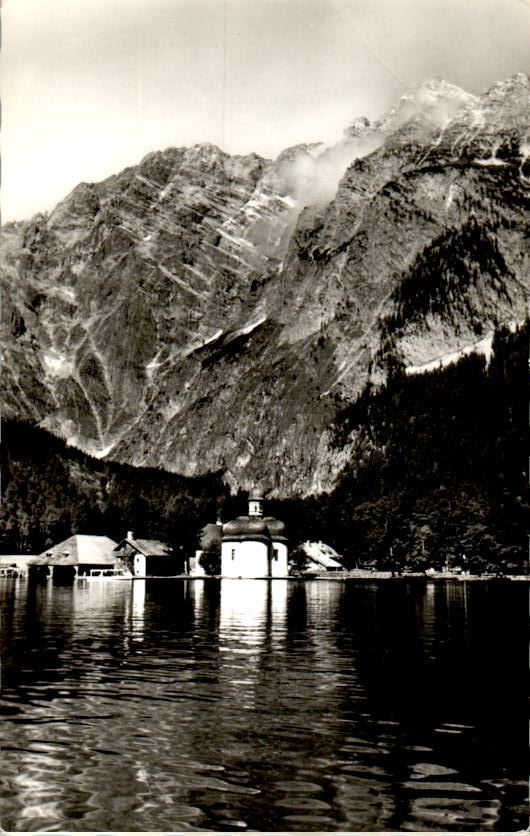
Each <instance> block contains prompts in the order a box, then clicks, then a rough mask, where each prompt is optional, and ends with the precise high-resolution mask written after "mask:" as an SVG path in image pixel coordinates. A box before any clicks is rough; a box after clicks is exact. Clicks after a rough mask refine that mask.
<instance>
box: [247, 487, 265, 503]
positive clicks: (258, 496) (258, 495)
mask: <svg viewBox="0 0 530 836" xmlns="http://www.w3.org/2000/svg"><path fill="white" fill-rule="evenodd" d="M248 499H249V502H252V501H253V500H254V501H255V502H263V500H264V499H265V495H264V493H263V491H262V490H261V488H252V490H251V491H249V493H248Z"/></svg>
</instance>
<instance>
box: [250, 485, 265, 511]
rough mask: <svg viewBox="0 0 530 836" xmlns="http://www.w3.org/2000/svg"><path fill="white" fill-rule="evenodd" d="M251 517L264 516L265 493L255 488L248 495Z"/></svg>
mask: <svg viewBox="0 0 530 836" xmlns="http://www.w3.org/2000/svg"><path fill="white" fill-rule="evenodd" d="M248 515H249V517H262V516H263V491H261V490H259V489H258V488H253V489H252V490H251V491H250V493H249V495H248Z"/></svg>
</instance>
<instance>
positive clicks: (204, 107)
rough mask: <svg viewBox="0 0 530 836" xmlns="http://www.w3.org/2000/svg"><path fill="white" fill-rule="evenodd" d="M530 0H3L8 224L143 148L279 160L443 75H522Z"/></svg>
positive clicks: (481, 85)
mask: <svg viewBox="0 0 530 836" xmlns="http://www.w3.org/2000/svg"><path fill="white" fill-rule="evenodd" d="M529 54H530V3H529V2H527V0H4V2H3V6H2V54H1V58H0V69H1V87H0V92H1V97H2V113H3V119H2V132H1V149H2V191H1V205H2V220H3V221H4V222H6V221H9V220H13V219H22V218H26V217H30V216H31V215H32V214H34V213H35V212H37V211H47V210H50V209H51V208H53V206H54V205H55V204H56V203H57V202H58V201H59V200H60V199H62V198H63V197H65V196H66V194H68V192H70V191H71V189H72V188H73V187H74V186H75V185H76V184H77V183H78V182H80V181H81V180H86V181H97V180H101V179H103V178H104V177H106V176H108V175H110V174H113V173H116V172H118V171H120V170H121V169H122V168H124V167H125V166H126V165H131V164H134V163H137V162H139V161H140V159H141V158H142V157H143V156H144V155H145V154H146V153H148V152H149V151H155V150H160V149H163V148H167V147H168V146H172V145H173V146H182V145H186V146H188V145H193V144H195V143H197V142H213V143H215V144H216V145H219V146H220V147H221V148H223V149H224V150H226V151H228V152H230V153H239V154H245V153H248V152H250V151H256V152H257V153H259V154H262V155H263V156H266V157H275V156H277V154H278V153H279V152H280V151H281V150H282V149H283V148H286V147H288V146H289V145H293V144H296V143H299V142H312V141H318V140H322V141H332V140H334V139H338V138H339V137H340V136H341V134H342V131H343V129H344V128H345V127H347V126H348V124H349V123H350V122H351V121H352V120H353V119H354V118H355V117H357V116H368V118H370V119H373V118H376V117H378V116H380V115H381V114H382V113H383V112H385V111H386V110H387V109H389V108H390V107H391V106H392V105H393V104H394V103H395V101H396V100H397V99H398V98H399V96H400V95H402V94H403V93H405V92H406V91H407V89H408V88H409V87H415V86H417V85H418V84H421V82H422V81H425V80H426V79H428V78H432V77H436V76H441V77H442V78H444V79H445V80H446V81H449V82H451V83H453V84H456V85H458V86H460V87H462V88H464V89H465V90H468V91H469V92H472V93H481V92H483V91H485V90H486V89H487V88H488V87H489V86H490V85H491V84H492V83H493V82H495V81H498V80H503V79H505V78H507V77H508V76H510V75H513V74H514V73H516V72H520V71H523V72H527V71H528V66H527V56H528V55H529Z"/></svg>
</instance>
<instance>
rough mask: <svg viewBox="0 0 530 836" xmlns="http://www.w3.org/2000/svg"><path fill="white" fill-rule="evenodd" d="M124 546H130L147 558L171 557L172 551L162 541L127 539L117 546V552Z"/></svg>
mask: <svg viewBox="0 0 530 836" xmlns="http://www.w3.org/2000/svg"><path fill="white" fill-rule="evenodd" d="M123 546H130V547H131V548H132V549H134V551H136V552H140V554H143V555H144V556H145V557H171V549H170V547H169V546H167V545H166V544H165V543H162V541H161V540H138V539H137V538H136V537H135V538H134V539H133V538H129V537H126V538H125V540H122V541H121V543H119V544H118V545H116V547H115V548H116V550H118V549H121V548H122V547H123Z"/></svg>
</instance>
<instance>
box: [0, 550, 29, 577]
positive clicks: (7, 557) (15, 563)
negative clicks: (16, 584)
mask: <svg viewBox="0 0 530 836" xmlns="http://www.w3.org/2000/svg"><path fill="white" fill-rule="evenodd" d="M36 557H37V555H36V554H0V578H25V577H27V575H28V565H29V563H30V562H31V561H32V560H35V559H36Z"/></svg>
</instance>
